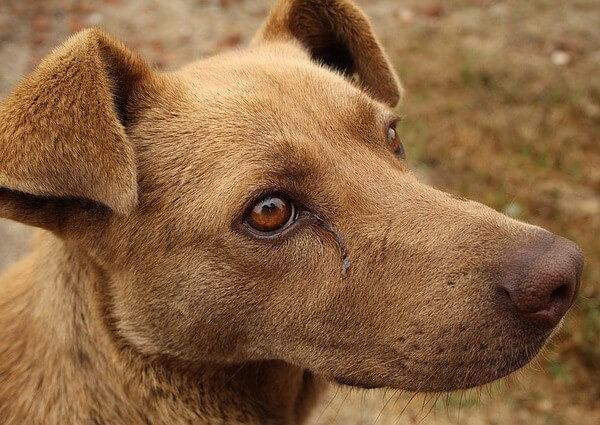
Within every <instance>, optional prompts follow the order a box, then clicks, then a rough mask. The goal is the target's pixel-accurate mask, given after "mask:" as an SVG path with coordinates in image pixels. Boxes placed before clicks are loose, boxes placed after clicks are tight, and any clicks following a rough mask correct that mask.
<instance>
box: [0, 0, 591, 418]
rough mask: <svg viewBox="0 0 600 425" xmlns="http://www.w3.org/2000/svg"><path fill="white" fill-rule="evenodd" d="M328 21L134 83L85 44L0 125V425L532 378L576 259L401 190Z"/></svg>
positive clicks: (200, 413)
mask: <svg viewBox="0 0 600 425" xmlns="http://www.w3.org/2000/svg"><path fill="white" fill-rule="evenodd" d="M401 91H402V90H401V88H400V84H399V82H398V79H397V78H396V76H395V74H394V72H393V70H392V67H391V66H390V63H389V61H388V60H387V58H386V56H385V54H384V53H383V51H382V50H381V47H380V45H379V43H378V42H377V40H376V39H375V37H374V35H373V31H372V29H371V27H370V25H369V23H368V21H367V19H366V18H365V17H364V15H363V14H362V13H361V12H360V11H359V10H358V9H357V8H356V7H355V6H354V5H353V4H352V3H350V2H349V1H347V0H326V1H312V0H304V1H302V0H287V1H286V0H280V1H279V2H278V3H277V4H276V6H275V8H274V10H273V12H272V14H271V16H270V17H269V19H268V20H267V22H266V23H265V25H264V26H263V28H262V29H261V31H260V32H259V34H258V35H257V36H256V38H255V40H254V41H253V43H252V45H251V46H250V48H248V49H246V50H243V51H235V52H232V53H229V54H224V55H219V56H217V57H212V58H209V59H205V60H202V61H199V62H195V63H193V64H191V65H190V66H187V67H185V68H183V69H182V70H180V71H177V72H173V73H166V74H161V73H157V72H154V71H152V70H151V69H150V68H149V67H148V66H147V65H146V64H145V63H144V62H143V61H142V60H141V59H140V58H139V57H138V56H137V55H135V54H134V53H132V52H130V51H129V50H127V49H126V48H125V47H124V46H123V45H122V44H120V43H118V42H116V41H114V40H113V39H111V38H110V37H108V36H107V35H105V34H103V33H101V32H100V31H97V30H88V31H84V32H82V33H80V34H78V35H76V36H74V37H73V38H71V39H70V40H68V41H67V42H66V43H65V44H64V45H63V46H61V47H60V48H58V49H57V50H56V51H54V52H53V53H52V54H51V55H50V56H49V57H48V58H46V59H45V60H44V61H43V62H42V63H41V65H40V66H39V67H38V69H37V70H35V71H34V72H33V73H32V74H31V75H29V76H28V77H27V78H26V79H25V80H24V81H23V82H21V84H19V85H18V86H17V87H16V88H15V89H14V91H13V92H12V94H11V95H9V96H8V98H6V99H5V100H4V101H3V103H2V104H1V105H0V216H1V217H5V218H9V219H13V220H17V221H20V222H23V223H26V224H29V225H32V226H37V227H40V228H42V229H44V230H43V231H41V232H40V234H39V235H38V237H37V242H36V245H35V249H34V250H33V252H32V253H31V254H30V255H29V256H28V257H26V258H25V259H23V260H22V261H21V262H20V263H19V264H18V265H16V266H15V267H13V268H12V269H11V270H10V271H8V273H6V274H5V275H4V276H3V277H2V279H1V280H0V418H2V419H1V421H2V423H4V424H19V425H20V424H42V423H43V424H70V423H73V424H100V423H102V424H184V423H200V424H217V423H230V424H237V423H244V424H294V423H300V422H301V421H302V420H303V418H305V417H306V415H307V413H308V411H309V409H310V407H311V406H312V405H313V404H314V402H315V400H316V397H317V395H318V394H319V392H320V390H321V389H323V388H324V386H325V385H326V382H327V381H329V380H334V381H338V382H341V383H344V384H348V385H354V386H361V387H382V386H388V387H394V388H402V389H407V390H412V391H419V390H422V391H447V390H454V389H461V388H467V387H472V386H476V385H480V384H483V383H486V382H489V381H492V380H495V379H497V378H500V377H502V376H504V375H506V374H508V373H510V372H512V371H514V370H516V369H518V368H520V367H521V366H523V365H525V364H526V363H527V362H528V361H529V360H530V359H531V358H532V357H533V356H534V355H535V354H536V353H537V352H538V350H540V348H541V347H542V346H543V345H544V343H545V341H546V339H547V338H548V336H549V335H550V334H551V333H552V331H553V329H554V328H555V327H556V326H557V325H558V324H559V322H560V320H561V318H562V316H563V315H564V313H565V312H566V311H567V309H568V308H569V306H570V305H571V303H572V302H573V299H574V296H575V294H576V292H577V287H578V285H579V279H580V276H581V269H582V263H583V259H582V255H581V253H580V251H579V249H578V248H577V247H576V246H575V245H574V244H572V243H571V242H568V241H567V240H565V239H563V238H560V237H558V236H555V235H553V234H550V233H548V232H546V231H544V230H542V229H540V228H538V227H535V226H530V225H527V224H524V223H520V222H517V221H514V220H511V219H509V218H507V217H505V216H504V215H502V214H499V213H497V212H495V211H493V210H491V209H489V208H487V207H485V206H483V205H480V204H478V203H475V202H470V201H466V200H463V199H458V198H455V197H452V196H450V195H448V194H445V193H442V192H439V191H436V190H434V189H432V188H429V187H427V186H425V185H423V184H421V183H419V182H418V181H417V180H416V179H415V177H414V176H413V175H412V174H411V173H410V172H409V171H408V169H407V165H406V162H405V160H404V151H403V147H402V144H401V143H400V141H399V140H398V137H397V135H396V131H395V124H396V122H397V119H396V118H395V116H394V114H393V113H392V110H391V108H393V107H394V106H395V105H396V104H397V102H398V101H399V99H400V96H401Z"/></svg>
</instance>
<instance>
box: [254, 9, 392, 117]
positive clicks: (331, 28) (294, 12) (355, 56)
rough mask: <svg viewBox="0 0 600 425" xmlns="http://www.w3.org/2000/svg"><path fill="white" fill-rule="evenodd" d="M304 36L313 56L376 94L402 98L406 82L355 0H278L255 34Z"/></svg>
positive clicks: (261, 38) (263, 37)
mask: <svg viewBox="0 0 600 425" xmlns="http://www.w3.org/2000/svg"><path fill="white" fill-rule="evenodd" d="M277 40H280V41H285V40H296V41H299V42H300V43H301V44H302V45H303V46H304V47H305V48H306V49H308V51H309V52H310V54H311V56H312V57H313V59H315V60H316V61H319V62H320V63H323V64H325V65H327V66H329V67H331V68H334V69H336V70H338V71H339V72H341V73H343V74H344V75H346V76H347V77H348V78H350V79H352V80H354V81H356V83H357V85H358V86H359V87H360V88H361V89H363V90H364V91H366V92H367V93H369V94H370V95H371V96H372V97H373V98H375V99H377V100H379V101H381V102H384V103H386V104H388V105H390V106H395V105H396V104H398V102H399V101H400V99H401V97H402V86H401V84H400V81H399V80H398V77H397V76H396V74H395V72H394V69H393V67H392V66H391V64H390V61H389V60H388V58H387V56H386V54H385V53H384V51H383V49H382V47H381V45H380V44H379V42H378V41H377V38H376V37H375V34H374V32H373V29H372V28H371V25H370V24H369V21H368V18H367V17H366V16H365V15H364V14H363V13H362V11H361V10H360V9H359V8H358V7H357V6H356V5H354V4H353V3H352V2H351V1H349V0H277V2H276V4H275V6H274V7H273V9H272V11H271V14H270V15H269V17H268V18H267V20H266V22H265V23H264V24H263V26H262V28H261V29H260V30H259V32H258V34H257V35H256V36H255V38H254V40H253V43H260V42H263V41H277Z"/></svg>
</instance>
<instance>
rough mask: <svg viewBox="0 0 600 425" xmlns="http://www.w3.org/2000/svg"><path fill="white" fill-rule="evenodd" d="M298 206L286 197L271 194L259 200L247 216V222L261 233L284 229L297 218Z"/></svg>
mask: <svg viewBox="0 0 600 425" xmlns="http://www.w3.org/2000/svg"><path fill="white" fill-rule="evenodd" d="M295 216H296V208H295V207H294V204H292V203H291V202H290V201H289V200H287V199H286V198H284V197H282V196H279V195H271V196H267V197H264V198H262V199H261V200H259V201H258V202H257V203H256V204H254V206H253V207H252V209H251V210H250V213H249V214H248V216H247V217H246V223H247V224H248V226H250V227H251V228H252V229H254V230H257V231H259V232H261V233H271V232H276V231H278V230H284V229H285V228H287V227H288V226H289V225H290V224H292V223H293V222H294V220H295V218H296V217H295Z"/></svg>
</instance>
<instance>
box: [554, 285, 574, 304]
mask: <svg viewBox="0 0 600 425" xmlns="http://www.w3.org/2000/svg"><path fill="white" fill-rule="evenodd" d="M569 292H570V291H569V285H567V284H563V285H561V286H559V287H558V288H556V289H555V290H554V291H552V293H551V294H550V305H552V304H555V303H557V302H561V301H562V300H564V299H565V298H567V297H568V296H569Z"/></svg>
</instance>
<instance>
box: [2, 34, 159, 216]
mask: <svg viewBox="0 0 600 425" xmlns="http://www.w3.org/2000/svg"><path fill="white" fill-rule="evenodd" d="M150 74H151V70H150V68H149V67H148V66H147V65H146V63H145V62H143V61H142V60H141V59H140V58H139V57H137V56H136V55H134V54H133V53H132V52H131V51H129V50H128V49H127V48H125V47H124V46H123V45H122V44H121V43H119V42H117V41H115V40H113V39H111V38H110V37H108V36H107V35H105V34H103V33H102V32H100V31H99V30H95V29H90V30H85V31H83V32H80V33H79V34H77V35H75V36H73V37H72V38H70V39H69V40H68V41H67V42H65V43H64V44H63V45H62V46H60V47H59V48H58V49H56V50H55V51H54V52H52V53H51V54H50V55H49V56H48V57H47V58H45V59H44V60H43V61H42V63H41V64H40V65H39V67H38V68H37V69H36V70H35V71H33V73H31V74H30V75H29V76H28V77H26V78H25V79H24V80H23V81H22V82H21V83H20V84H18V85H17V87H16V88H15V89H14V90H13V92H12V93H11V94H9V95H8V97H7V98H6V99H4V100H3V101H2V102H1V103H0V216H3V217H7V218H11V219H15V220H18V221H22V222H25V223H28V224H33V225H40V226H42V227H51V224H50V222H51V221H52V220H51V218H49V217H41V216H43V215H44V211H40V210H39V208H42V206H48V203H49V201H52V202H51V203H53V204H56V202H59V201H60V200H61V199H64V200H69V202H71V203H72V201H73V200H77V201H79V200H81V201H85V202H90V203H92V204H100V205H102V206H103V207H107V208H108V209H110V210H112V211H113V212H115V213H118V214H127V213H129V212H130V211H131V210H132V209H133V208H134V207H135V205H136V203H137V176H136V174H137V173H136V161H135V155H134V147H133V145H132V143H131V142H130V140H129V139H128V137H127V133H126V127H127V125H128V121H129V120H130V119H131V116H130V113H131V111H130V109H131V108H129V107H128V104H129V100H130V97H131V96H132V94H133V93H134V91H135V90H136V88H137V87H138V86H139V84H140V83H141V82H142V80H144V79H146V78H149V76H150ZM55 207H56V205H55ZM52 210H53V211H56V208H52Z"/></svg>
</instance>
